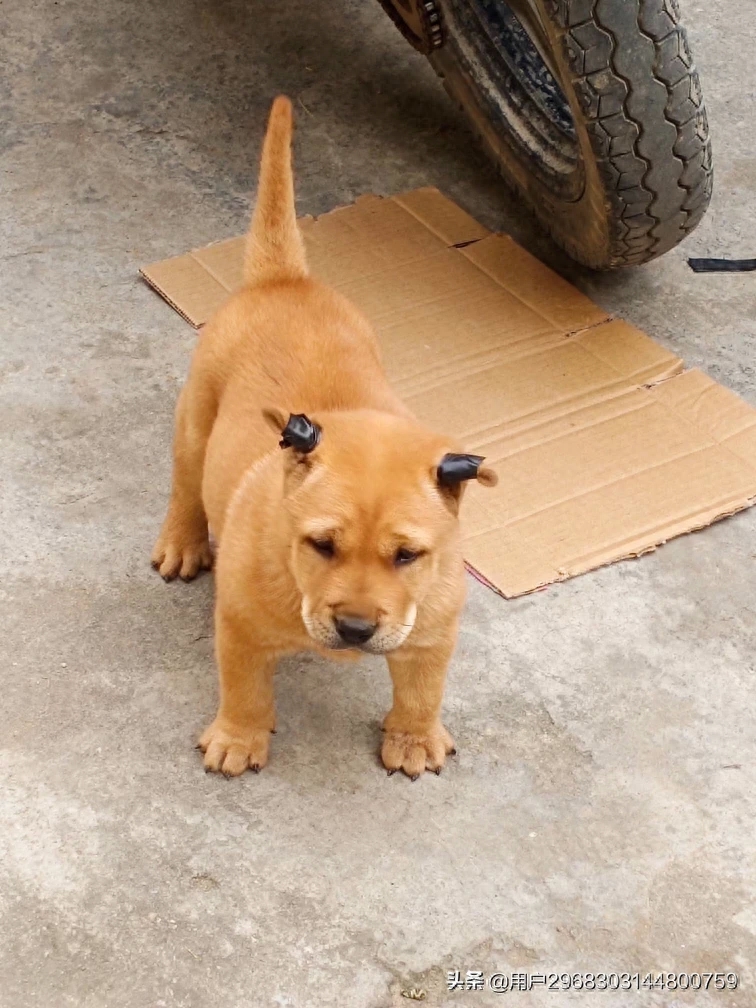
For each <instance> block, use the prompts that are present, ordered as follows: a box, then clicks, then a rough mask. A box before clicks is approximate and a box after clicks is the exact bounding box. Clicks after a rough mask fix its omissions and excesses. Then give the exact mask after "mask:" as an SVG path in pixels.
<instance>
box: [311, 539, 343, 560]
mask: <svg viewBox="0 0 756 1008" xmlns="http://www.w3.org/2000/svg"><path fill="white" fill-rule="evenodd" d="M307 541H308V542H309V544H310V546H312V548H313V549H314V550H315V552H316V553H320V555H321V556H324V557H329V558H330V557H333V556H335V555H336V546H335V544H334V541H333V539H308V540H307Z"/></svg>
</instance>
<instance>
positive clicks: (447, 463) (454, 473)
mask: <svg viewBox="0 0 756 1008" xmlns="http://www.w3.org/2000/svg"><path fill="white" fill-rule="evenodd" d="M483 459H484V456H483V455H454V454H452V453H450V454H448V455H444V457H443V458H442V459H441V461H440V462H439V464H438V469H436V477H437V479H438V482H439V484H440V485H441V486H456V484H457V483H461V482H462V481H463V480H471V479H475V478H476V477H477V475H478V469H479V468H480V463H481V462H482V461H483Z"/></svg>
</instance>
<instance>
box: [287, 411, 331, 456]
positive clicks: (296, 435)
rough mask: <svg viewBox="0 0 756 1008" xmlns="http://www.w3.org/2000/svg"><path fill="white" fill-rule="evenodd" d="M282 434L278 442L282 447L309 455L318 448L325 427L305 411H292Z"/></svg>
mask: <svg viewBox="0 0 756 1008" xmlns="http://www.w3.org/2000/svg"><path fill="white" fill-rule="evenodd" d="M281 434H282V435H283V436H282V438H281V440H280V441H279V442H278V443H279V445H280V446H281V447H282V448H293V449H294V451H298V452H301V454H302V455H308V454H309V453H310V452H311V451H314V450H315V448H317V446H318V444H319V442H320V438H321V435H322V434H323V429H322V427H319V426H318V425H317V424H316V423H313V422H312V420H310V418H309V417H306V416H305V415H304V413H292V414H291V416H290V417H289V422H288V423H287V424H286V426H285V427H284V429H283V430H282V431H281Z"/></svg>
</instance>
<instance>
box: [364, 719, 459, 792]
mask: <svg viewBox="0 0 756 1008" xmlns="http://www.w3.org/2000/svg"><path fill="white" fill-rule="evenodd" d="M453 752H454V739H453V738H452V737H451V735H450V734H449V732H448V731H447V730H446V728H444V726H443V725H442V724H441V723H440V722H439V723H438V724H437V725H436V726H435V727H434V728H432V729H431V730H430V731H429V732H424V733H423V734H418V735H415V734H412V733H411V732H399V731H391V730H387V731H386V735H385V737H384V739H383V745H382V747H381V760H382V761H383V765H384V766H385V767H386V769H387V770H388V772H389V776H390V775H391V774H392V773H394V772H395V771H396V770H403V771H404V772H405V774H406V775H407V776H408V777H410V778H411V779H412V780H416V779H417V778H418V777H419V776H420V774H421V773H423V772H424V771H425V770H433V772H434V773H436V774H440V773H441V769H442V768H443V765H444V763H445V762H446V757H447V755H449V754H450V753H453Z"/></svg>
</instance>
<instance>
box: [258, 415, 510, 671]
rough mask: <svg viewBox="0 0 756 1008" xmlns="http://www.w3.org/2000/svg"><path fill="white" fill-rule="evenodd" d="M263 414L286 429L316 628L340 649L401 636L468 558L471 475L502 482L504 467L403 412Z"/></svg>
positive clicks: (293, 505) (290, 487)
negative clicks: (462, 548)
mask: <svg viewBox="0 0 756 1008" xmlns="http://www.w3.org/2000/svg"><path fill="white" fill-rule="evenodd" d="M265 416H266V419H267V420H268V422H269V423H270V424H271V425H272V426H273V427H274V428H275V429H276V430H277V431H278V432H279V433H280V434H281V435H282V440H281V447H282V448H283V449H284V465H283V469H284V480H283V484H284V485H283V501H282V510H283V513H284V514H285V523H286V535H287V538H288V542H287V547H288V550H289V565H290V569H291V572H292V574H293V576H294V579H295V581H296V583H297V587H298V589H299V591H300V593H301V595H302V619H303V621H304V624H305V626H306V628H307V632H308V633H309V635H310V637H312V639H313V640H314V641H316V642H317V643H318V644H320V645H321V646H322V647H326V648H329V649H333V650H340V649H343V648H358V649H360V650H362V651H369V652H372V653H374V654H383V653H385V652H388V651H392V650H394V649H395V648H398V647H399V646H400V645H402V644H403V643H404V641H405V640H406V639H407V637H408V636H409V634H410V633H411V631H412V628H413V626H414V623H415V617H416V615H417V610H418V606H420V604H421V603H422V602H423V600H424V599H425V598H426V596H427V595H428V593H429V591H430V590H431V588H432V587H433V586H434V584H436V583H437V582H438V580H439V579H441V580H442V579H443V576H444V572H446V571H448V569H449V563H450V562H452V563H455V562H456V563H458V562H459V560H458V559H457V558H458V526H457V511H458V508H459V502H460V498H461V496H462V491H463V487H464V483H465V481H466V480H468V479H472V478H476V479H478V481H479V482H481V483H484V484H485V485H488V486H493V485H495V483H496V475H495V474H494V473H493V471H492V470H490V469H486V468H484V467H482V466H481V465H480V463H481V461H482V459H480V458H479V457H478V456H473V455H462V454H458V453H454V451H453V448H454V445H452V444H451V443H450V442H449V441H448V440H447V439H445V438H443V437H440V436H439V435H435V434H432V433H430V432H429V431H427V430H425V429H424V428H423V427H421V426H420V425H419V424H417V423H415V422H414V421H412V420H410V419H405V418H403V417H399V416H394V415H391V414H386V413H379V412H375V411H372V410H355V411H351V412H343V413H326V414H323V415H322V417H321V418H318V417H313V418H312V419H309V418H307V417H304V416H293V417H286V416H284V415H283V414H282V413H280V412H278V411H276V410H266V411H265ZM447 576H448V575H447ZM440 587H441V589H442V590H443V584H442V585H441V586H440ZM449 587H450V590H451V591H454V586H453V585H451V586H449Z"/></svg>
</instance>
